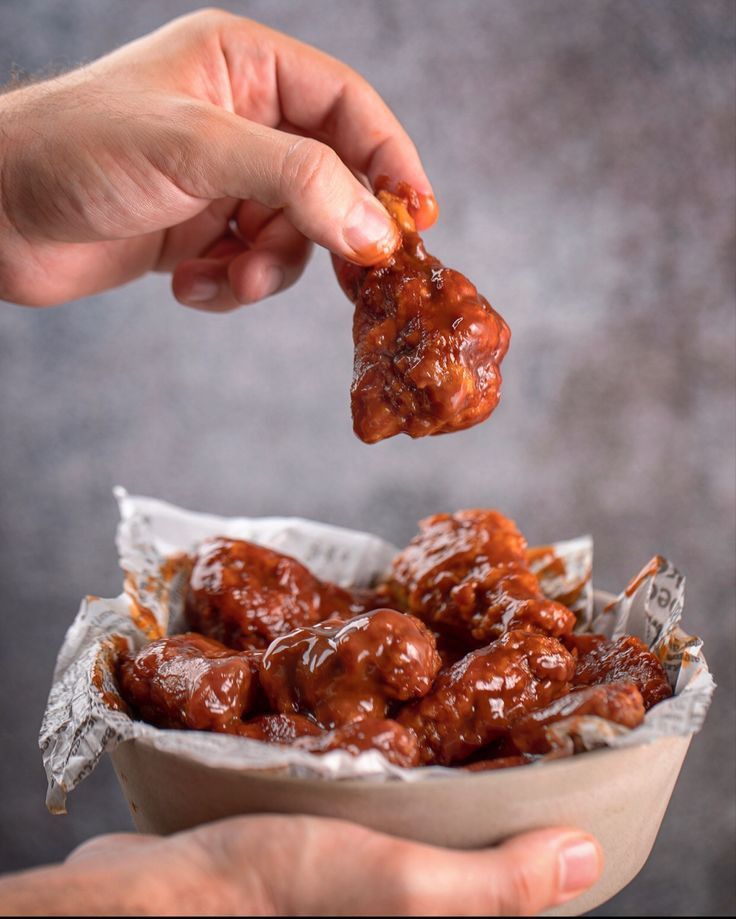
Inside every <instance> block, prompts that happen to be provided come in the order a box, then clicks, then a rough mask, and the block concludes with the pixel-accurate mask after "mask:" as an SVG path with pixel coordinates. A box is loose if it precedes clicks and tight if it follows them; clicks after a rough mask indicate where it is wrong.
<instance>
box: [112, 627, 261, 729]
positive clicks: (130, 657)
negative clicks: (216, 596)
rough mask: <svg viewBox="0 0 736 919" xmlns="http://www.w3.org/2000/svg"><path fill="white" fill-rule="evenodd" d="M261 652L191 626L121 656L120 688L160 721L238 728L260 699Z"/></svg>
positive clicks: (134, 704)
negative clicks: (192, 629) (230, 644)
mask: <svg viewBox="0 0 736 919" xmlns="http://www.w3.org/2000/svg"><path fill="white" fill-rule="evenodd" d="M259 657H260V655H259V654H257V653H252V652H251V653H249V652H239V651H233V650H232V649H230V648H226V647H225V646H224V645H221V644H220V643H219V642H217V641H213V640H212V639H211V638H205V637H204V635H197V634H194V633H193V632H188V633H186V634H184V635H171V636H169V637H168V638H160V639H158V640H157V641H153V642H151V643H150V644H148V645H146V646H145V648H143V649H142V650H141V651H139V652H138V653H137V654H126V655H124V656H123V657H122V658H121V659H120V661H119V663H118V684H119V686H120V693H121V695H122V697H123V698H124V699H125V701H126V702H127V703H128V705H130V707H131V708H132V709H134V711H135V712H136V713H137V714H138V715H139V716H140V717H141V718H142V719H143V720H144V721H148V722H149V723H151V724H156V725H158V726H159V727H167V728H191V729H193V730H198V731H219V732H221V733H226V734H237V733H238V732H239V730H240V728H241V726H242V721H243V717H244V716H245V715H247V714H248V713H249V712H251V711H252V710H253V708H254V707H255V706H256V704H257V702H258V699H259V694H260V687H259V683H258V658H259Z"/></svg>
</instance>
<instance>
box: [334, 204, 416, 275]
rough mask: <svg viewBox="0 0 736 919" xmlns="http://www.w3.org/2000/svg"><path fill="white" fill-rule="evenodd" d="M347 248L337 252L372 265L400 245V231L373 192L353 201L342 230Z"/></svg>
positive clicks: (352, 260)
mask: <svg viewBox="0 0 736 919" xmlns="http://www.w3.org/2000/svg"><path fill="white" fill-rule="evenodd" d="M342 235H343V239H344V241H345V243H346V245H347V251H344V252H339V253H337V254H338V255H342V256H343V257H344V258H347V259H349V260H350V261H351V262H355V263H357V264H358V265H375V264H376V263H377V262H380V261H382V260H383V259H386V258H388V257H389V256H390V255H391V254H392V253H393V252H394V251H395V250H396V249H397V247H398V246H399V244H400V242H401V233H400V231H399V228H398V227H397V226H396V223H395V222H394V220H393V219H392V217H391V216H390V214H389V213H388V211H387V210H386V208H385V207H384V206H383V205H382V204H381V202H380V201H378V199H377V198H374V197H373V196H366V197H365V198H362V199H361V200H360V201H358V202H357V203H356V204H354V205H353V207H352V208H351V210H350V211H349V212H348V215H347V217H346V218H345V223H344V225H343V231H342Z"/></svg>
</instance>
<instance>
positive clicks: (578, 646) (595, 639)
mask: <svg viewBox="0 0 736 919" xmlns="http://www.w3.org/2000/svg"><path fill="white" fill-rule="evenodd" d="M560 641H561V642H562V644H563V645H564V646H565V647H566V648H567V650H568V651H569V652H570V653H571V654H573V655H574V656H575V657H583V656H584V655H585V654H587V653H588V652H589V651H592V650H593V648H597V647H598V645H602V644H604V643H605V642H607V641H608V639H607V638H606V636H605V635H600V634H598V633H597V632H573V633H572V635H565V636H563V637H562V638H561V639H560Z"/></svg>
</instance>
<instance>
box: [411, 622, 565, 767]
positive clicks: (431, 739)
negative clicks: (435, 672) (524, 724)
mask: <svg viewBox="0 0 736 919" xmlns="http://www.w3.org/2000/svg"><path fill="white" fill-rule="evenodd" d="M574 672H575V661H574V660H573V658H572V656H571V655H570V653H569V652H568V651H566V650H565V648H564V647H563V646H562V645H561V644H560V642H559V641H557V639H555V638H550V637H549V636H547V635H538V634H535V633H534V632H524V631H513V632H507V633H506V634H505V635H504V636H503V637H502V638H499V639H498V640H497V641H494V642H493V643H492V644H490V645H488V647H485V648H480V649H479V650H477V651H473V652H472V653H471V654H468V655H467V657H464V658H463V659H462V660H460V661H458V662H457V663H456V664H454V665H453V666H452V667H450V668H449V669H448V670H443V671H442V672H441V673H440V675H439V676H438V677H437V679H436V681H435V684H434V686H433V687H432V691H431V692H430V693H429V694H428V695H426V696H425V697H424V698H423V699H420V700H419V701H418V702H415V703H414V704H412V705H409V706H407V707H406V708H404V709H403V710H402V711H401V712H400V713H399V715H398V716H397V721H398V722H399V723H400V724H403V725H404V727H408V728H411V729H412V730H413V731H414V733H415V734H416V735H417V737H418V739H419V755H420V758H421V761H422V762H423V763H425V764H428V763H438V764H440V765H443V766H448V765H450V764H451V763H455V762H459V761H462V760H464V759H467V758H468V757H469V756H470V755H471V754H472V753H474V752H475V751H476V750H479V749H480V748H481V747H485V746H486V745H488V744H489V743H491V742H492V741H494V740H497V739H499V738H501V737H503V736H506V735H508V733H509V731H510V728H511V725H512V724H513V723H514V722H515V721H516V720H517V719H518V718H520V717H521V716H522V715H524V714H526V713H527V712H529V711H531V710H532V709H535V708H539V707H540V706H543V705H547V704H548V703H549V702H551V701H553V700H554V699H556V698H558V697H559V696H561V695H563V694H564V693H566V692H567V691H568V690H569V688H570V681H571V680H572V677H573V674H574Z"/></svg>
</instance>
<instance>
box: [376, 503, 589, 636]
mask: <svg viewBox="0 0 736 919" xmlns="http://www.w3.org/2000/svg"><path fill="white" fill-rule="evenodd" d="M388 588H389V590H390V592H391V593H392V595H393V596H394V599H395V600H396V602H397V603H398V605H399V606H401V608H403V609H405V610H407V611H408V612H410V613H412V614H413V615H414V616H417V617H419V618H420V619H422V620H424V621H425V622H426V623H427V624H428V625H430V626H431V627H432V628H433V629H436V630H437V631H438V632H442V633H444V634H446V635H448V636H452V637H454V638H455V639H456V640H458V639H459V640H464V641H467V642H468V643H470V644H471V645H474V646H476V647H477V646H478V645H480V644H485V643H486V642H488V641H491V640H493V639H495V638H498V637H499V636H500V635H501V634H503V633H504V632H505V631H509V630H511V629H529V630H530V631H538V632H544V633H546V634H549V635H554V636H561V635H566V634H568V633H570V632H572V629H573V627H574V625H575V615H574V613H572V612H571V611H570V610H569V609H568V608H567V607H565V606H563V605H562V604H561V603H556V602H555V601H554V600H548V599H547V598H546V597H545V596H544V594H543V593H542V590H541V588H540V586H539V581H538V579H537V577H536V575H534V574H533V573H532V572H531V571H530V570H529V567H528V560H527V553H526V540H525V539H524V537H523V536H522V535H521V533H520V532H519V531H518V529H517V528H516V524H515V523H514V522H513V520H510V519H509V518H508V517H505V516H504V515H503V514H500V513H499V512H498V511H493V510H466V511H458V512H457V513H456V514H436V515H435V516H433V517H427V518H426V519H424V520H422V521H420V523H419V534H418V535H417V536H415V537H414V539H412V541H411V542H410V543H409V545H408V546H407V547H406V549H404V550H403V552H400V553H399V554H398V555H397V556H396V558H395V559H394V562H393V568H392V574H391V578H390V580H389V584H388Z"/></svg>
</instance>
